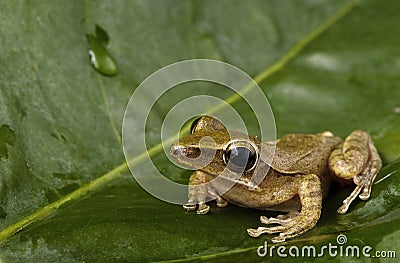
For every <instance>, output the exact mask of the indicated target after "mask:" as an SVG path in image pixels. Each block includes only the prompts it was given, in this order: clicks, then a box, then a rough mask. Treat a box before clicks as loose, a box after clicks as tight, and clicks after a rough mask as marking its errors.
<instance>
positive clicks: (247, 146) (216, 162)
mask: <svg viewBox="0 0 400 263" xmlns="http://www.w3.org/2000/svg"><path fill="white" fill-rule="evenodd" d="M260 143H261V142H260V140H259V139H258V138H257V137H254V136H247V135H245V134H243V133H240V132H232V131H228V130H227V129H226V127H225V126H224V125H223V124H222V123H221V122H220V121H219V120H217V119H216V118H214V117H211V116H202V117H200V118H198V119H197V120H195V121H194V122H193V124H192V126H191V134H189V135H187V136H185V137H183V138H181V139H179V140H178V141H176V142H175V143H174V144H173V145H172V146H171V151H170V154H171V156H172V157H173V158H174V159H175V160H176V161H177V162H178V163H179V164H181V165H183V166H185V167H188V168H192V169H201V170H203V171H206V172H208V173H210V174H212V175H214V176H217V175H219V174H221V173H222V172H223V171H224V170H225V169H226V168H228V169H227V170H228V173H232V174H233V175H236V174H238V173H247V174H248V173H251V172H252V170H253V169H254V168H255V166H256V164H257V161H258V159H259V153H258V146H259V145H260Z"/></svg>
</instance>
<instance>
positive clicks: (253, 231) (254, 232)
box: [247, 228, 262, 237]
mask: <svg viewBox="0 0 400 263" xmlns="http://www.w3.org/2000/svg"><path fill="white" fill-rule="evenodd" d="M247 234H249V236H251V237H259V236H261V235H262V233H260V232H259V231H258V230H257V229H254V228H248V229H247Z"/></svg>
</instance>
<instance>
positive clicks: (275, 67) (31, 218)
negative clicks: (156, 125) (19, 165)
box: [0, 0, 358, 243]
mask: <svg viewBox="0 0 400 263" xmlns="http://www.w3.org/2000/svg"><path fill="white" fill-rule="evenodd" d="M85 3H86V1H85ZM357 3H358V1H357V0H352V1H349V2H347V3H346V4H345V5H344V6H343V7H342V8H340V9H339V10H338V11H337V12H336V13H334V14H333V15H332V16H330V17H329V18H328V19H326V20H325V21H323V22H322V23H321V24H320V25H319V26H317V27H316V28H315V29H314V30H312V31H311V32H310V33H309V34H307V35H306V36H305V37H303V38H301V39H300V41H298V42H297V43H296V44H295V45H294V46H293V47H292V48H291V49H290V50H289V51H288V52H286V53H285V54H284V55H283V56H282V57H281V58H280V59H278V60H277V61H276V62H275V63H274V64H272V65H271V66H270V67H267V68H266V69H264V70H263V71H261V72H260V73H259V74H257V75H256V76H255V77H254V82H250V83H248V84H247V85H246V86H245V87H243V88H242V89H241V90H240V93H241V94H246V93H247V92H249V91H250V90H251V89H252V88H253V87H254V86H256V85H258V84H260V83H262V82H263V81H264V80H265V79H267V78H268V77H270V76H271V75H273V74H274V73H276V72H278V71H279V70H281V69H282V68H283V67H284V66H285V65H286V64H287V63H288V62H289V61H290V60H292V59H293V58H294V57H295V56H296V55H297V54H299V52H300V51H301V50H302V49H303V48H304V47H306V46H307V45H308V44H310V43H311V42H312V41H313V40H315V39H316V38H317V37H318V36H320V35H321V34H322V33H324V32H325V31H327V30H328V29H329V28H330V27H332V25H334V24H335V23H336V22H337V21H339V20H340V19H341V18H342V17H344V16H345V15H346V14H348V13H349V12H350V11H351V10H352V9H353V8H354V7H355V6H356V5H357ZM86 7H87V5H86ZM85 12H86V13H87V11H85ZM240 98H241V95H240V94H234V95H232V96H230V97H228V98H227V99H226V100H225V101H224V102H225V103H220V104H218V105H217V106H215V107H213V108H211V109H210V110H208V111H207V112H205V114H212V113H214V112H217V111H219V110H220V109H222V108H224V107H225V105H226V104H233V103H234V102H236V101H238V100H239V99H240ZM105 103H106V101H105ZM110 121H112V119H110ZM111 125H112V123H111ZM114 128H115V125H114ZM114 128H113V129H114ZM188 131H189V126H188V125H186V126H185V127H184V128H183V132H188ZM173 138H175V137H171V138H168V139H167V140H165V141H164V142H160V143H158V144H157V145H155V146H153V147H151V148H150V149H149V150H148V151H147V152H143V153H141V154H140V155H138V156H136V157H134V158H132V159H131V160H127V161H124V162H123V163H122V164H120V165H118V166H117V167H115V168H114V169H112V170H111V171H109V172H107V173H105V174H104V175H102V176H100V177H98V178H96V179H95V180H93V181H92V182H90V183H88V184H86V185H84V186H82V187H80V188H78V189H76V190H75V191H73V192H71V193H69V194H67V195H66V196H64V197H62V198H60V199H58V200H56V201H54V202H53V203H50V204H48V205H46V206H44V207H42V208H41V209H39V210H37V211H35V212H34V213H32V214H30V215H28V216H26V217H24V218H23V219H21V220H19V221H17V222H16V223H14V224H12V225H10V226H8V227H6V228H5V229H3V230H2V231H1V232H0V243H3V242H4V241H5V240H7V239H8V238H9V237H11V236H13V235H14V234H16V233H18V232H20V231H22V230H23V229H24V228H26V227H27V226H29V225H30V224H32V223H34V222H36V221H38V220H40V219H43V218H44V217H46V216H48V215H50V214H51V213H52V212H53V211H56V210H57V209H58V208H59V207H61V206H62V205H64V204H66V203H68V202H70V201H73V200H77V199H79V198H80V197H83V196H85V195H87V194H89V193H90V192H94V191H96V190H99V189H101V188H102V187H103V186H105V185H107V183H108V182H110V181H113V180H115V179H117V178H118V177H119V176H120V175H121V174H123V173H125V172H127V171H128V169H129V166H128V163H129V165H137V164H138V163H140V162H142V161H143V160H144V159H145V157H146V156H147V155H149V156H151V157H153V156H156V155H157V154H159V153H161V152H162V150H163V147H162V145H163V143H166V142H168V141H171V140H173Z"/></svg>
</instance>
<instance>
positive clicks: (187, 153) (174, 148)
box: [170, 143, 201, 159]
mask: <svg viewBox="0 0 400 263" xmlns="http://www.w3.org/2000/svg"><path fill="white" fill-rule="evenodd" d="M170 154H171V156H172V157H175V158H177V159H179V158H182V157H188V158H191V159H194V158H197V157H199V155H200V154H201V151H200V150H199V149H198V148H194V147H185V146H182V145H179V144H178V143H174V144H172V145H171V148H170Z"/></svg>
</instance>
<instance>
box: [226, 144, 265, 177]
mask: <svg viewBox="0 0 400 263" xmlns="http://www.w3.org/2000/svg"><path fill="white" fill-rule="evenodd" d="M223 160H224V163H225V165H227V167H228V169H230V170H232V171H234V172H248V171H251V170H253V169H254V167H255V166H256V164H257V161H258V152H257V150H256V148H255V146H254V145H253V144H251V143H249V142H247V141H231V142H230V143H228V145H227V146H226V148H225V151H224V155H223Z"/></svg>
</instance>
